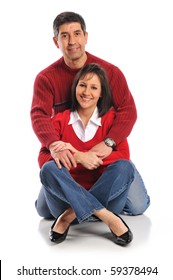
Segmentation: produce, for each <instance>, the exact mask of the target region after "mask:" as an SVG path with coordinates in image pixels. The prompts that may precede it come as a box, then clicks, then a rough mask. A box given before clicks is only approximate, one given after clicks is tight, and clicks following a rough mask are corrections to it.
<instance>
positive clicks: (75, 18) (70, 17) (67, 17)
mask: <svg viewBox="0 0 173 280" xmlns="http://www.w3.org/2000/svg"><path fill="white" fill-rule="evenodd" d="M67 22H79V23H80V25H81V28H82V30H83V32H84V34H85V32H86V24H85V21H84V19H83V18H82V16H81V15H79V14H77V13H74V12H63V13H61V14H59V15H57V17H56V18H55V19H54V22H53V32H54V36H55V37H57V36H58V33H59V27H60V26H61V25H62V24H64V23H67Z"/></svg>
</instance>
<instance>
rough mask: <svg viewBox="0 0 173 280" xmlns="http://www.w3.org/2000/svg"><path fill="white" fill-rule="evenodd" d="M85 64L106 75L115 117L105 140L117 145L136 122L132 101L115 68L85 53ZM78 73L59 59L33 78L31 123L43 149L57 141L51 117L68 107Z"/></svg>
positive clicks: (121, 77)
mask: <svg viewBox="0 0 173 280" xmlns="http://www.w3.org/2000/svg"><path fill="white" fill-rule="evenodd" d="M88 63H98V64H99V65H100V66H102V67H103V68H104V69H105V71H106V73H107V76H108V80H109V84H110V88H111V92H112V96H113V103H114V104H113V105H114V107H115V110H116V118H115V120H114V122H113V124H112V127H111V129H110V131H109V132H108V134H107V135H106V137H111V138H113V139H114V140H115V142H116V144H118V143H120V142H121V141H122V140H124V139H126V138H127V137H128V135H129V134H130V132H131V130H132V128H133V125H134V123H135V121H136V118H137V112H136V106H135V103H134V99H133V97H132V95H131V93H130V91H129V88H128V85H127V82H126V79H125V77H124V75H123V73H122V72H121V71H120V69H119V68H117V67H116V66H114V65H113V64H111V63H109V62H106V61H104V60H102V59H100V58H98V57H96V56H93V55H91V54H89V53H88V52H87V61H86V64H88ZM78 70H79V69H71V68H69V67H68V66H67V65H66V64H65V62H64V58H63V57H61V58H60V59H59V60H58V61H56V62H54V63H53V64H52V65H50V66H49V67H47V68H46V69H44V70H42V71H41V72H40V73H39V74H38V75H37V77H36V79H35V83H34V94H33V100H32V106H31V121H32V127H33V130H34V132H35V134H36V135H37V137H38V139H39V140H40V142H41V143H42V145H44V146H46V147H49V145H50V144H51V143H52V142H54V141H57V140H58V139H57V135H56V132H55V129H54V127H53V125H52V122H51V117H52V116H53V115H54V114H55V113H58V112H62V111H64V110H65V109H67V108H69V107H70V103H71V94H70V93H71V85H72V82H73V79H74V76H75V75H76V73H77V72H78Z"/></svg>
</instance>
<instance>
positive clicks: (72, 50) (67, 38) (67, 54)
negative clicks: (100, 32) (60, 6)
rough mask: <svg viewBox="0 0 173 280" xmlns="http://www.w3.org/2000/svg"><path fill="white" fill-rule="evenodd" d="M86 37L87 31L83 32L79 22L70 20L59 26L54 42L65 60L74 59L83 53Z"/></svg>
mask: <svg viewBox="0 0 173 280" xmlns="http://www.w3.org/2000/svg"><path fill="white" fill-rule="evenodd" d="M87 38H88V33H87V32H86V33H85V34H84V32H83V30H82V29H81V25H80V23H78V22H71V23H64V24H62V25H61V26H60V28H59V34H58V39H57V38H55V37H54V42H55V44H56V46H57V47H58V48H59V49H60V50H61V51H62V53H63V56H64V59H65V60H66V61H69V60H70V61H75V60H78V59H80V57H82V56H83V55H84V53H85V45H86V43H87Z"/></svg>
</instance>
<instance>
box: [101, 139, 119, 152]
mask: <svg viewBox="0 0 173 280" xmlns="http://www.w3.org/2000/svg"><path fill="white" fill-rule="evenodd" d="M104 143H105V144H106V146H108V147H110V148H112V150H113V151H114V150H115V146H116V143H115V141H114V140H113V139H112V138H105V139H104Z"/></svg>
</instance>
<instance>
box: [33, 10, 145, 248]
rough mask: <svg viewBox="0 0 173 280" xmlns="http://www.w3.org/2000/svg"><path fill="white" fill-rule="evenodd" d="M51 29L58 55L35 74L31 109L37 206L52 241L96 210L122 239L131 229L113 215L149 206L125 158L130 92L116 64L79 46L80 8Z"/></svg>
mask: <svg viewBox="0 0 173 280" xmlns="http://www.w3.org/2000/svg"><path fill="white" fill-rule="evenodd" d="M53 29H54V37H53V40H54V43H55V45H56V47H57V48H58V49H60V50H61V51H62V53H63V57H61V58H60V59H59V60H58V61H56V62H55V63H53V64H52V65H50V66H48V67H47V68H46V69H44V70H42V71H41V72H40V73H39V74H38V75H37V77H36V79H35V83H34V95H33V101H32V107H31V120H32V126H33V130H34V132H35V134H36V135H37V137H38V139H39V140H40V142H41V143H42V148H41V150H40V154H39V165H40V168H41V172H40V176H41V181H42V185H43V187H42V188H41V191H40V193H39V196H38V199H37V201H36V209H37V212H38V214H39V215H40V216H42V217H45V218H50V217H54V218H55V219H56V220H55V222H54V224H53V225H52V227H51V231H50V239H51V240H52V241H54V242H57V243H60V242H62V241H63V240H65V238H66V235H67V232H68V229H69V225H70V224H71V222H72V221H73V220H74V219H75V218H77V219H78V221H79V222H82V221H83V220H85V219H87V218H90V216H92V215H94V216H95V217H96V216H97V217H98V218H99V219H100V220H102V221H103V222H105V223H106V224H107V225H108V227H109V229H110V231H111V232H112V234H113V236H114V240H115V242H116V243H117V244H120V245H126V244H128V243H129V242H130V241H131V240H132V233H131V231H130V229H129V228H128V226H127V225H126V224H125V223H124V221H123V220H122V219H121V218H120V217H119V216H117V214H119V213H122V212H124V213H127V214H129V215H139V214H142V213H143V212H144V211H145V210H146V209H147V208H148V206H149V204H150V198H149V196H148V194H147V191H146V189H145V186H144V184H143V181H142V178H141V177H140V174H139V173H138V171H137V170H136V168H135V166H134V165H133V163H132V162H131V161H129V150H128V143H127V141H126V138H127V137H128V135H129V134H130V132H131V130H132V127H133V125H134V123H135V120H136V107H135V103H134V100H133V97H132V95H131V93H130V91H129V89H128V86H127V82H126V80H125V77H124V75H123V74H122V72H121V71H120V70H119V69H118V68H117V67H116V66H114V65H113V64H110V63H108V62H106V61H104V60H102V59H100V58H98V57H96V56H93V55H92V54H90V53H88V52H86V51H85V45H86V43H87V39H88V33H87V32H86V25H85V21H84V19H83V18H82V17H81V16H80V15H79V14H77V13H74V12H64V13H61V14H59V15H58V16H57V17H56V18H55V20H54V23H53ZM87 65H88V66H87ZM82 67H84V68H82ZM81 68H82V70H81V71H80V72H79V73H78V71H79V69H81ZM103 69H104V70H103ZM104 71H105V72H106V75H105V72H104ZM77 73H78V74H77ZM76 74H77V77H76V78H75V75H76ZM106 76H107V77H106ZM74 78H75V80H74ZM73 80H74V82H73ZM72 83H73V87H72V98H71V95H70V90H71V85H72ZM109 87H110V88H109ZM85 91H86V93H85ZM110 91H111V93H110ZM88 92H89V93H88ZM111 99H112V100H111ZM112 105H113V107H114V110H115V111H114V110H113V108H112ZM87 106H88V107H89V108H88V107H87ZM69 108H71V110H67V111H66V109H69ZM52 112H53V114H56V115H55V117H54V118H53V119H51V116H52ZM57 113H59V114H57Z"/></svg>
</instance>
